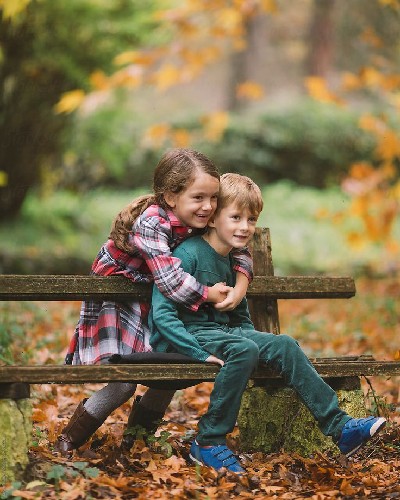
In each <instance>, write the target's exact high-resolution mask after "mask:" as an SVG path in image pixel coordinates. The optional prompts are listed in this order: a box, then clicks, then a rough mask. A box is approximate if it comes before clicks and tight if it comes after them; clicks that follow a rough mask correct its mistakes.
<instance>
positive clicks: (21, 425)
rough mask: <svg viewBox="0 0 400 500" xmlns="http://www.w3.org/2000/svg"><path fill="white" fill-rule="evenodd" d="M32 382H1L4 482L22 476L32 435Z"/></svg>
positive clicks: (0, 474)
mask: <svg viewBox="0 0 400 500" xmlns="http://www.w3.org/2000/svg"><path fill="white" fill-rule="evenodd" d="M29 397H30V390H29V384H25V383H14V384H1V383H0V415H1V418H0V485H4V484H6V483H8V482H11V481H15V480H17V479H21V478H22V476H23V474H24V471H25V468H26V466H27V465H28V462H29V458H28V449H29V446H30V444H31V436H32V404H31V401H30V399H29Z"/></svg>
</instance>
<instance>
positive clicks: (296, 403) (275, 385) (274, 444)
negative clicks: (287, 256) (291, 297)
mask: <svg viewBox="0 0 400 500" xmlns="http://www.w3.org/2000/svg"><path fill="white" fill-rule="evenodd" d="M251 251H252V255H253V261H254V274H255V275H257V276H274V267H273V261H272V251H271V238H270V232H269V229H267V228H257V230H256V233H255V235H254V238H253V242H252V248H251ZM317 279H318V278H316V280H317ZM249 309H250V313H251V318H252V321H253V323H254V326H255V328H256V329H257V330H259V331H264V332H271V333H274V334H279V333H280V325H279V314H278V301H277V300H276V299H266V298H264V297H252V298H249ZM325 380H326V382H327V383H329V384H330V385H331V386H332V387H333V388H334V389H335V390H336V392H337V395H338V399H339V405H340V406H341V408H343V409H344V410H345V411H347V412H348V413H349V414H350V415H352V416H355V417H364V416H366V408H365V402H364V397H363V393H362V391H361V385H360V379H359V377H341V378H334V379H325ZM238 425H239V430H240V447H241V450H242V451H255V450H257V451H263V452H265V453H272V452H277V451H279V450H280V449H281V448H284V449H285V450H286V451H294V452H297V453H300V454H302V455H305V456H308V455H310V454H312V453H313V452H315V451H316V450H327V449H330V448H332V449H335V448H334V446H333V443H332V440H331V438H327V437H325V436H324V435H323V434H322V432H321V431H320V430H319V428H318V426H317V425H316V422H315V420H314V418H313V417H312V415H311V413H310V412H309V411H308V409H307V408H306V406H305V405H304V404H303V403H302V402H301V400H300V399H299V398H298V396H297V394H296V393H295V391H294V390H292V389H290V388H288V387H287V386H285V385H284V384H283V381H282V380H280V379H278V380H274V379H270V380H263V381H260V380H256V381H255V380H250V381H249V384H248V387H247V389H246V391H245V392H244V394H243V398H242V404H241V409H240V413H239V417H238Z"/></svg>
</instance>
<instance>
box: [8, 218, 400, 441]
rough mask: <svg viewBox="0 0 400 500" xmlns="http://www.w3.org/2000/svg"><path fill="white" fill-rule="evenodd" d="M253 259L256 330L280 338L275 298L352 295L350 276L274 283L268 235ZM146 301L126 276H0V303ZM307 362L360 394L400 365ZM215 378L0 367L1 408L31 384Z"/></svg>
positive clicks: (196, 368) (193, 367)
mask: <svg viewBox="0 0 400 500" xmlns="http://www.w3.org/2000/svg"><path fill="white" fill-rule="evenodd" d="M252 253H253V259H254V271H255V278H254V281H253V282H252V283H251V285H250V286H249V290H248V298H249V307H250V311H251V316H252V319H253V322H254V324H255V327H256V329H257V330H260V331H269V332H273V333H275V334H279V333H280V326H279V314H278V300H279V299H309V298H312V299H343V298H350V297H353V296H354V295H355V293H356V288H355V283H354V280H353V279H352V278H350V277H328V276H288V277H279V276H274V269H273V263H272V254H271V241H270V234H269V230H268V229H261V228H258V229H257V231H256V234H255V237H254V239H253V243H252ZM150 294H151V286H150V285H143V284H134V283H132V282H130V281H129V280H128V279H126V278H123V277H94V276H64V275H63V276H61V275H60V276H45V275H43V276H23V275H2V276H0V301H57V300H63V301H65V300H72V301H76V300H83V299H99V300H103V299H107V300H114V301H129V300H132V299H134V300H148V299H149V297H150ZM312 362H313V364H314V366H315V368H316V370H317V371H318V372H319V373H320V375H321V376H322V377H324V378H325V379H327V381H328V382H329V383H330V384H331V385H332V386H333V387H334V388H335V389H340V388H343V387H347V388H350V389H359V387H360V383H359V378H360V377H361V376H373V375H386V376H393V375H400V363H399V362H394V361H393V362H388V361H378V360H375V359H373V358H372V357H371V356H361V357H344V358H324V359H313V360H312ZM217 373H218V367H217V366H214V365H209V364H195V363H193V364H168V365H162V364H157V365H155V364H142V365H135V364H129V365H120V364H118V365H93V366H70V365H68V366H65V365H60V366H53V365H45V366H36V365H35V366H33V365H32V366H0V402H1V400H3V401H4V400H20V399H26V398H29V387H30V384H49V383H57V384H84V383H93V382H96V383H99V382H110V381H124V382H127V381H129V382H137V383H142V384H144V385H146V383H147V382H148V381H154V380H188V379H189V380H191V379H196V380H204V381H212V380H213V379H214V378H215V376H216V374H217ZM252 380H253V382H252V384H253V385H255V386H259V387H262V386H265V384H266V383H268V384H270V382H271V381H273V380H275V381H278V380H279V376H277V375H276V373H273V372H271V371H270V370H269V369H268V368H259V369H258V370H257V371H256V372H255V373H254V375H253V377H252ZM1 418H2V417H1V414H0V420H1ZM245 420H246V419H245ZM247 420H248V419H247ZM247 420H246V421H247ZM249 446H250V445H249ZM249 446H247V447H249ZM250 447H251V446H250Z"/></svg>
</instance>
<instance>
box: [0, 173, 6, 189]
mask: <svg viewBox="0 0 400 500" xmlns="http://www.w3.org/2000/svg"><path fill="white" fill-rule="evenodd" d="M7 184H8V174H7V172H4V170H0V187H4V186H7Z"/></svg>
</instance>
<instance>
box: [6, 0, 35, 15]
mask: <svg viewBox="0 0 400 500" xmlns="http://www.w3.org/2000/svg"><path fill="white" fill-rule="evenodd" d="M30 1H31V0H0V9H1V11H2V12H3V18H4V19H13V18H14V17H16V16H17V15H18V14H20V13H21V12H22V11H23V10H25V9H26V7H27V5H28V4H29V3H30Z"/></svg>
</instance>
